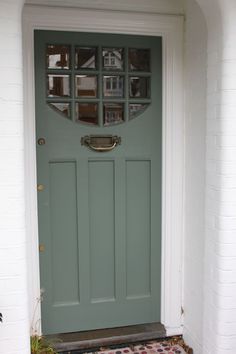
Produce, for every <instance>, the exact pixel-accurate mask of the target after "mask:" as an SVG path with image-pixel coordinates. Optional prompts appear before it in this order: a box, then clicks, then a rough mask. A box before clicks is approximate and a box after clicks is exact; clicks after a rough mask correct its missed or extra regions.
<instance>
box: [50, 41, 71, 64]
mask: <svg viewBox="0 0 236 354" xmlns="http://www.w3.org/2000/svg"><path fill="white" fill-rule="evenodd" d="M69 66H70V47H69V46H66V45H51V44H50V45H48V46H47V68H48V69H69Z"/></svg>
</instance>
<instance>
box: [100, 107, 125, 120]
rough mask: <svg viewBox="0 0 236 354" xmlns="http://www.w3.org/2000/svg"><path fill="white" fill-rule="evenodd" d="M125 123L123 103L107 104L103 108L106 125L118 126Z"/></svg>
mask: <svg viewBox="0 0 236 354" xmlns="http://www.w3.org/2000/svg"><path fill="white" fill-rule="evenodd" d="M123 121H124V105H123V104H122V103H105V104H104V106H103V122H104V125H106V126H107V125H112V124H118V123H121V122H123Z"/></svg>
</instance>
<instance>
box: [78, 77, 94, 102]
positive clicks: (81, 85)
mask: <svg viewBox="0 0 236 354" xmlns="http://www.w3.org/2000/svg"><path fill="white" fill-rule="evenodd" d="M75 95H76V96H77V97H97V76H91V75H76V77H75Z"/></svg>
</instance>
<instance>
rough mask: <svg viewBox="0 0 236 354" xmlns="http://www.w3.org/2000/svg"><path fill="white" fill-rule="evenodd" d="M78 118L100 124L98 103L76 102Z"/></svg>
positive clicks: (78, 119) (89, 122)
mask: <svg viewBox="0 0 236 354" xmlns="http://www.w3.org/2000/svg"><path fill="white" fill-rule="evenodd" d="M76 120H77V121H79V122H84V123H87V124H92V125H98V104H97V103H76Z"/></svg>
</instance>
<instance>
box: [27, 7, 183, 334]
mask: <svg viewBox="0 0 236 354" xmlns="http://www.w3.org/2000/svg"><path fill="white" fill-rule="evenodd" d="M91 19H92V21H91ZM35 29H45V30H63V31H78V32H100V33H106V32H107V33H120V34H121V33H122V34H137V35H138V34H139V35H140V34H141V35H149V36H150V35H153V36H161V37H162V39H163V98H162V103H163V110H162V120H163V128H162V136H163V145H162V151H163V152H162V181H163V182H162V271H161V322H162V323H163V324H164V326H165V328H166V331H167V335H175V334H182V317H181V306H182V282H183V266H182V250H183V229H184V228H183V220H184V218H183V201H184V197H183V195H184V194H183V191H184V114H183V112H184V111H183V16H181V15H178V16H173V15H160V14H154V13H153V14H151V13H150V14H149V13H138V12H126V11H112V10H96V9H79V8H76V9H71V8H67V9H66V8H59V7H58V8H57V7H54V8H53V7H43V6H30V5H26V6H25V8H24V11H23V61H24V73H23V75H24V116H25V120H24V127H25V183H26V227H27V241H28V242H27V244H28V269H29V273H28V281H29V298H30V299H31V300H30V304H29V306H30V314H31V319H32V321H33V322H34V323H33V326H36V325H37V330H38V331H39V332H40V331H41V320H40V318H41V309H40V298H41V292H40V278H39V247H38V246H39V245H38V215H37V191H36V183H37V179H36V136H35V86H34V56H33V53H34V33H33V32H34V30H35Z"/></svg>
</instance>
